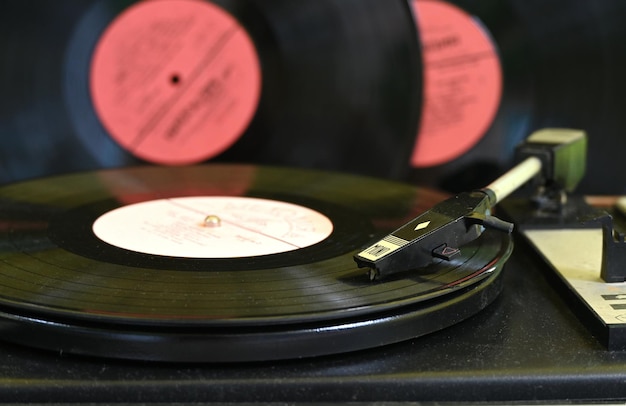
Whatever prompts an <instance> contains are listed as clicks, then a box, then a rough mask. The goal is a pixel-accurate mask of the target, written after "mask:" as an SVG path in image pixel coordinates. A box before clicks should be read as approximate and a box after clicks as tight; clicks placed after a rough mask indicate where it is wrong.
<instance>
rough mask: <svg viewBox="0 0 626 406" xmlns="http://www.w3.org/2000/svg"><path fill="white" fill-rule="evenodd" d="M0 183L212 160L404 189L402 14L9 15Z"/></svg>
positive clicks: (409, 25)
mask: <svg viewBox="0 0 626 406" xmlns="http://www.w3.org/2000/svg"><path fill="white" fill-rule="evenodd" d="M0 27H1V28H0V30H1V31H0V53H1V54H2V55H3V56H4V57H3V58H2V62H1V63H0V88H2V100H1V101H0V114H1V116H0V162H1V163H0V165H1V167H0V168H1V172H0V182H2V183H6V182H10V181H15V180H21V179H25V178H30V177H36V176H42V175H49V174H58V173H66V172H74V171H78V170H92V169H100V168H110V167H120V166H128V165H135V164H140V163H145V162H148V163H154V164H162V165H181V164H194V163H199V162H204V161H207V160H214V161H218V160H219V161H236V162H246V163H266V164H273V165H289V166H300V167H307V168H321V169H332V170H339V171H344V172H354V173H363V174H368V175H377V176H381V177H395V178H398V177H401V176H404V175H406V171H407V162H408V157H409V153H410V148H411V147H412V145H413V141H414V134H415V130H416V125H417V121H418V116H419V112H420V100H421V89H420V84H421V80H420V77H421V75H420V66H421V64H420V55H419V43H418V38H417V33H416V28H415V23H414V19H413V15H412V12H411V7H410V5H409V4H408V3H407V1H405V0H393V1H387V2H380V1H377V0H348V1H346V0H341V1H338V0H322V1H319V0H315V1H298V2H293V1H289V0H270V1H267V0H263V1H242V0H215V1H203V0H157V1H115V0H90V1H73V0H63V1H57V2H53V3H51V2H45V1H33V0H27V1H21V0H20V1H9V2H6V3H4V4H3V13H2V16H0Z"/></svg>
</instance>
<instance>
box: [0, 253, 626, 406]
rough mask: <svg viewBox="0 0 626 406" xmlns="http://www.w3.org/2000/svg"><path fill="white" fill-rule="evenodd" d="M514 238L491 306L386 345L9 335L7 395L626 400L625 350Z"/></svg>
mask: <svg viewBox="0 0 626 406" xmlns="http://www.w3.org/2000/svg"><path fill="white" fill-rule="evenodd" d="M550 272H551V271H550V270H549V269H548V267H547V266H546V265H545V264H544V263H543V262H542V261H541V260H540V259H539V258H538V256H537V255H536V254H535V253H534V252H532V251H531V250H530V249H529V248H528V247H527V246H526V244H524V243H522V242H520V243H518V244H516V249H515V252H514V253H513V255H512V257H511V259H510V260H509V261H508V262H507V266H506V269H505V272H503V290H502V292H501V294H500V296H499V297H498V298H497V299H496V300H495V301H494V303H493V304H492V305H491V306H488V307H487V308H486V309H485V310H484V311H482V312H480V313H479V314H477V315H476V316H474V317H472V318H470V319H468V320H466V321H464V322H461V323H459V324H457V325H455V326H452V327H450V328H447V329H444V330H442V331H439V332H436V333H433V334H430V335H428V336H425V337H421V338H418V339H415V340H410V341H407V342H404V343H399V344H394V345H390V346H386V347H382V348H378V349H369V350H365V351H360V352H355V353H351V354H344V355H333V356H325V357H319V358H313V359H307V360H291V361H279V362H271V363H252V364H241V365H236V366H235V365H221V366H220V365H210V366H202V365H188V364H177V365H163V364H154V363H138V362H123V361H103V360H101V359H89V358H84V357H74V356H71V355H67V354H55V353H50V352H48V351H37V350H31V349H25V348H23V347H21V346H17V345H11V344H0V362H1V363H2V371H3V372H2V376H1V377H0V398H1V399H3V400H5V401H20V402H43V401H47V402H50V401H52V402H173V401H176V402H209V401H212V402H227V401H228V402H235V401H240V402H265V403H269V402H330V401H332V402H373V401H379V402H381V401H386V402H389V401H405V402H408V401H411V402H417V401H423V402H428V401H438V402H443V401H449V402H454V401H463V402H470V401H472V402H485V401H491V402H504V401H520V402H524V401H526V402H529V401H533V402H535V401H537V400H541V401H551V402H559V401H560V402H563V401H568V402H575V401H591V400H598V399H611V400H616V399H626V387H625V386H624V385H623V382H624V380H625V379H626V352H621V351H618V352H615V351H614V352H610V351H606V349H605V348H604V346H603V345H602V344H601V343H600V342H599V341H598V340H596V338H595V337H593V336H592V335H591V334H590V333H589V331H588V330H587V328H586V327H585V326H584V325H583V324H582V323H581V322H580V321H579V319H578V317H577V316H576V314H574V313H573V312H572V310H571V309H570V308H569V307H568V305H567V304H566V303H565V302H564V301H563V299H562V298H561V296H560V295H559V294H558V292H557V291H555V289H554V288H553V287H552V286H551V284H550V283H549V281H548V280H547V279H546V275H548V274H549V273H550Z"/></svg>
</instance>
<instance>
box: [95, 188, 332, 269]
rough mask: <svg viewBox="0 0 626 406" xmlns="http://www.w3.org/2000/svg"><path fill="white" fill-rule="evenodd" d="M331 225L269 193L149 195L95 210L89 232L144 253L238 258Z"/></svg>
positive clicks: (298, 241)
mask: <svg viewBox="0 0 626 406" xmlns="http://www.w3.org/2000/svg"><path fill="white" fill-rule="evenodd" d="M332 231H333V224H332V222H331V220H330V219H329V218H328V217H326V216H325V215H323V214H321V213H319V212H317V211H315V210H312V209H310V208H307V207H304V206H300V205H296V204H293V203H287V202H282V201H276V200H269V199H259V198H251V197H231V196H198V197H180V198H172V199H160V200H151V201H147V202H142V203H136V204H132V205H128V206H124V207H120V208H117V209H115V210H112V211H110V212H107V213H105V214H103V215H102V216H100V217H99V218H98V219H96V221H95V222H94V224H93V232H94V234H95V235H96V236H97V237H98V238H100V239H101V240H102V241H105V242H107V243H109V244H111V245H114V246H116V247H119V248H123V249H127V250H130V251H135V252H140V253H144V254H153V255H162V256H171V257H184V258H238V257H251V256H259V255H269V254H278V253H282V252H287V251H292V250H295V249H298V248H304V247H308V246H311V245H314V244H316V243H318V242H321V241H322V240H324V239H326V238H327V237H328V236H329V235H330V234H331V233H332Z"/></svg>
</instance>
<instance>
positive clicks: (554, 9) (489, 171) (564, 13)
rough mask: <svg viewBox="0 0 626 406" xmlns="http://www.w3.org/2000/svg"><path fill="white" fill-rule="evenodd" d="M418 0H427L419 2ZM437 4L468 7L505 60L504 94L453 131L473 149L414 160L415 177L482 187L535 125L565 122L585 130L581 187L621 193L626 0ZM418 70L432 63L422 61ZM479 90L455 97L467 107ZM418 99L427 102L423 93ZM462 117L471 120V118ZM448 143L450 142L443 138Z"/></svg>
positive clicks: (456, 187) (451, 186) (456, 0)
mask: <svg viewBox="0 0 626 406" xmlns="http://www.w3.org/2000/svg"><path fill="white" fill-rule="evenodd" d="M420 2H422V3H432V2H433V1H431V0H417V3H418V4H419V3H420ZM438 3H445V4H447V5H449V6H451V7H455V8H458V9H459V10H461V11H462V12H464V13H466V14H467V16H468V18H471V19H472V20H473V21H474V23H475V26H476V30H481V31H482V32H483V33H484V35H485V37H487V38H489V41H490V42H491V43H492V44H493V46H494V48H495V50H496V52H497V58H498V60H499V63H500V65H501V70H502V72H501V73H502V94H501V100H500V103H499V106H498V109H497V113H496V114H495V116H494V117H493V118H492V119H490V120H489V124H488V126H487V127H486V128H485V129H484V131H482V132H481V133H480V134H478V133H473V134H471V135H468V134H467V133H463V132H458V133H457V136H458V138H457V140H463V139H464V137H468V136H471V137H475V139H476V143H475V144H473V145H472V146H471V148H468V149H467V150H466V151H465V152H464V153H462V154H459V155H458V156H456V157H453V158H450V159H449V160H447V161H445V162H441V163H439V164H436V165H430V166H428V165H425V166H421V167H415V168H414V172H413V173H412V175H411V177H412V179H413V180H414V181H415V182H417V183H419V184H422V185H431V186H437V187H439V188H442V189H446V190H449V191H455V192H460V191H464V190H468V189H472V188H474V187H482V186H483V185H485V184H486V183H488V182H489V181H491V179H493V178H494V177H495V176H496V175H498V174H499V173H501V172H503V171H504V170H505V169H506V168H508V167H509V166H510V164H511V162H512V159H513V153H514V148H515V146H516V145H518V144H519V143H520V142H522V140H523V139H524V138H525V137H527V136H528V135H530V134H531V133H532V132H533V131H535V130H537V129H541V128H545V127H565V128H576V129H581V130H584V131H586V132H587V134H588V136H589V153H588V162H587V175H586V176H585V178H584V179H583V180H582V182H581V184H580V188H579V191H580V192H582V193H589V194H622V193H624V191H625V190H626V189H624V187H625V186H624V185H626V178H625V177H624V176H622V174H623V173H624V171H623V169H622V167H621V160H622V156H623V151H624V150H626V141H625V140H626V138H625V137H623V135H622V131H623V128H624V127H626V120H625V119H624V115H623V114H622V112H621V111H622V110H623V108H624V105H625V104H624V98H623V96H622V95H623V94H624V91H625V90H626V79H625V77H624V74H623V72H624V71H625V70H626V45H625V44H626V42H624V38H626V28H625V26H624V24H623V20H624V17H626V3H624V2H623V1H620V0H609V1H601V2H597V1H596V2H594V1H587V0H573V1H572V0H557V1H549V2H545V1H527V0H505V1H500V0H487V1H472V0H445V1H441V2H438ZM417 11H418V12H419V6H418V10H417ZM432 18H433V19H436V18H434V17H432ZM430 24H431V25H434V24H435V22H433V21H430ZM442 24H445V19H444V20H442ZM462 34H463V33H460V34H459V36H458V37H457V38H456V39H455V40H454V41H452V42H450V41H448V42H447V44H448V45H459V44H462V42H463V41H464V40H465V39H467V38H464V37H463V35H462ZM442 39H443V40H445V38H442ZM449 39H450V38H449V37H448V40H449ZM467 40H469V39H467ZM445 43H446V42H442V43H441V44H445ZM424 45H425V46H427V45H428V44H424ZM425 52H428V50H425ZM466 56H467V55H466ZM472 66H473V65H471V63H470V62H468V63H467V64H466V65H465V66H464V67H462V68H461V69H459V70H458V71H457V72H456V74H455V75H451V76H450V77H448V78H446V80H447V81H448V82H447V83H449V84H450V85H451V86H452V84H455V83H456V84H458V81H460V80H461V81H462V80H463V79H464V78H466V77H467V75H468V72H471V69H472ZM424 69H425V70H428V69H429V67H428V66H427V64H425V66H424ZM464 75H465V76H464ZM425 86H428V84H427V83H426V84H425ZM484 91H486V90H484V89H479V90H478V91H474V92H473V93H472V91H468V90H467V89H465V90H463V91H462V92H461V95H462V96H464V97H465V99H463V100H464V102H467V103H468V105H470V106H471V105H472V104H473V103H475V99H478V98H480V97H483V92H484ZM427 96H428V95H426V97H427ZM457 99H458V94H457ZM457 99H454V100H457ZM454 100H453V101H454ZM424 103H425V104H426V105H427V104H429V101H428V100H425V101H424ZM450 103H451V101H449V100H448V101H446V102H445V103H443V107H442V108H443V109H444V111H449V109H454V108H455V105H451V104H450ZM465 108H467V110H466V111H471V109H470V108H469V107H467V106H465ZM462 120H465V121H470V120H471V117H462ZM421 135H423V134H420V135H418V142H419V137H420V136H421ZM449 147H450V144H448V146H446V145H442V148H449Z"/></svg>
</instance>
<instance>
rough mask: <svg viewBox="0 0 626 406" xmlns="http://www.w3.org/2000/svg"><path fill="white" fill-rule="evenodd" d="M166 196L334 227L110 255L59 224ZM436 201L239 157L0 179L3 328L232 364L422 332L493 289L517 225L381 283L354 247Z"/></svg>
mask: <svg viewBox="0 0 626 406" xmlns="http://www.w3.org/2000/svg"><path fill="white" fill-rule="evenodd" d="M296 185H299V186H300V187H299V188H298V187H295V186H296ZM172 196H182V197H186V196H205V197H209V198H210V197H212V196H220V197H224V196H226V197H227V198H228V199H235V200H233V201H234V202H240V201H241V200H237V199H242V198H248V197H254V198H255V199H256V197H258V196H264V198H270V197H271V199H268V200H269V201H270V203H271V204H273V203H275V202H279V201H282V200H290V201H292V202H298V204H301V205H303V207H304V206H306V205H309V206H312V208H313V209H315V210H317V211H319V212H320V213H323V214H324V215H326V216H328V217H329V218H330V219H331V221H332V222H333V224H334V226H335V227H334V228H333V231H332V232H331V233H330V235H329V236H328V237H327V238H325V239H324V240H323V241H321V242H319V243H313V244H312V245H311V246H308V247H303V248H299V249H295V250H294V251H292V252H282V253H276V254H270V255H261V256H248V257H241V258H236V257H233V258H231V259H230V260H229V259H220V261H217V260H216V259H215V258H159V255H152V256H151V255H144V254H141V253H137V252H129V253H127V254H128V255H127V258H126V259H121V260H113V259H112V258H114V257H116V255H117V254H118V253H119V252H121V251H123V249H120V248H118V247H110V246H109V245H107V244H106V243H103V242H102V241H100V242H98V237H95V236H93V235H91V236H89V235H88V228H87V227H84V228H83V229H81V228H80V227H74V228H72V227H69V229H68V230H66V233H67V235H69V234H73V233H76V234H77V235H76V236H75V238H74V239H63V238H59V236H58V230H59V227H61V226H62V225H67V224H70V223H72V222H73V221H77V222H79V223H83V226H85V224H84V223H87V225H89V223H90V222H92V221H93V218H94V214H97V212H98V211H102V210H105V211H106V210H107V209H110V208H114V207H117V208H122V209H126V208H128V207H131V206H133V205H135V204H141V203H143V202H151V201H154V200H155V199H157V200H158V199H162V198H164V197H168V198H171V197H172ZM366 196H367V199H366V198H365V197H366ZM272 199H276V200H272ZM440 199H441V196H440V195H438V194H437V193H434V192H430V191H427V190H422V189H415V188H413V187H410V186H407V185H404V184H399V183H393V182H388V181H381V180H375V179H371V178H362V177H356V176H350V175H340V174H333V173H326V172H315V171H306V170H289V171H287V170H283V169H278V168H266V167H255V166H238V165H226V166H224V165H210V166H198V167H180V168H162V167H144V168H134V169H125V170H114V171H101V172H93V173H82V174H77V175H70V176H61V177H56V178H47V179H41V180H34V181H29V182H23V183H19V184H16V185H12V186H7V187H4V188H1V189H0V207H2V210H1V212H2V222H3V224H4V227H3V229H2V234H0V244H1V247H2V250H1V252H0V260H1V267H2V271H3V279H2V283H1V285H0V309H2V316H1V319H2V321H1V322H0V325H1V326H2V331H3V337H4V338H5V339H6V340H9V341H15V342H19V343H24V344H28V345H31V346H34V347H40V348H47V349H53V350H57V351H63V352H70V353H79V354H88V355H96V356H105V357H114V358H132V359H144V360H159V361H184V362H188V361H203V362H207V361H210V362H235V361H254V360H269V359H284V358H293V357H307V356H315V355H324V354H332V353H338V352H345V351H354V350H359V349H363V348H369V347H372V346H378V345H383V344H388V343H393V342H398V341H402V340H406V339H409V338H412V337H416V336H420V335H423V334H427V333H429V332H432V331H434V330H437V329H440V328H443V327H445V326H447V325H450V324H453V323H456V322H458V321H461V320H463V319H465V318H467V317H469V316H471V315H472V314H475V313H476V312H478V311H479V310H481V309H482V308H484V307H485V306H486V305H487V304H489V303H490V302H491V301H493V300H494V299H495V297H496V296H497V294H498V293H499V290H500V282H499V280H500V274H501V269H502V265H503V264H504V262H505V261H506V259H507V258H508V256H509V255H510V253H511V250H512V242H511V240H510V238H509V237H508V236H507V237H503V236H502V235H501V234H500V233H498V232H489V231H487V232H485V233H484V234H483V236H482V237H481V238H480V239H479V240H477V241H476V242H475V243H472V244H469V245H468V246H466V247H463V249H462V253H461V256H460V257H459V258H457V259H455V260H453V261H450V262H449V263H447V264H443V263H439V264H433V265H432V266H431V267H429V268H426V269H424V270H421V271H419V272H415V273H411V274H400V275H398V276H397V277H394V278H390V279H389V280H384V281H377V282H370V281H369V280H368V278H367V276H366V275H365V274H364V273H363V271H362V270H359V269H358V268H357V267H356V264H355V263H354V262H353V260H352V256H353V254H354V253H355V252H356V251H357V250H358V249H361V248H362V247H363V246H364V245H366V244H367V243H369V242H371V241H372V239H375V238H379V237H380V236H381V235H383V234H385V233H387V232H389V231H391V230H392V229H394V228H396V227H397V226H398V225H400V224H402V223H403V222H405V221H406V220H407V219H408V218H412V217H413V216H414V215H415V214H416V212H420V211H423V210H424V209H425V208H427V207H429V206H431V205H432V203H433V202H436V201H438V200H440ZM229 202H231V201H230V200H229ZM255 202H256V201H255ZM424 206H425V207H424ZM260 207H262V206H260ZM93 208H98V210H95V211H94V210H92V209H93ZM76 213H81V214H85V213H88V214H89V215H87V216H85V217H84V218H80V217H76ZM346 214H347V217H344V218H342V217H343V216H344V215H346ZM64 217H66V218H65V219H64ZM95 217H97V216H95ZM58 219H61V221H59V220H58ZM68 219H69V220H68ZM90 219H91V220H90ZM268 227H271V226H268ZM86 230H87V231H86ZM126 231H127V232H129V233H130V232H132V230H126ZM218 231H220V232H221V231H222V230H218ZM216 232H217V231H216ZM81 244H85V245H86V246H87V247H81ZM94 244H95V245H97V246H98V247H99V248H98V249H99V250H102V252H103V253H102V254H100V255H99V256H98V255H93V252H95V251H96V250H94V249H93V245H94ZM85 253H88V255H85ZM89 253H91V254H89ZM296 259H298V260H296ZM178 263H181V264H185V263H187V264H188V265H181V268H180V269H179V268H178V267H177V265H176V264H178ZM216 265H217V266H216ZM42 336H45V337H46V339H45V340H41V339H40V337H42Z"/></svg>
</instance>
